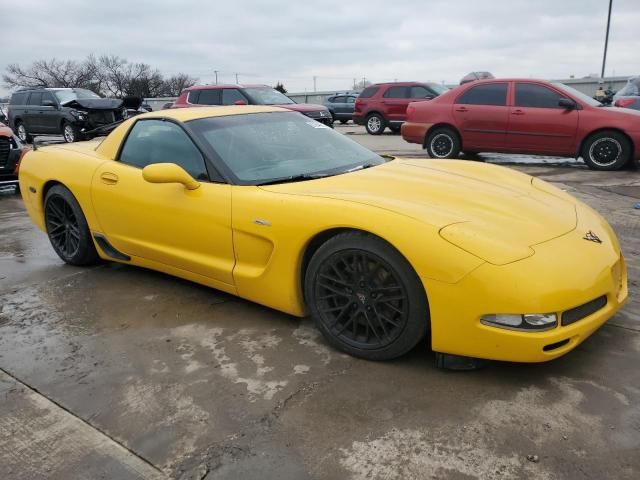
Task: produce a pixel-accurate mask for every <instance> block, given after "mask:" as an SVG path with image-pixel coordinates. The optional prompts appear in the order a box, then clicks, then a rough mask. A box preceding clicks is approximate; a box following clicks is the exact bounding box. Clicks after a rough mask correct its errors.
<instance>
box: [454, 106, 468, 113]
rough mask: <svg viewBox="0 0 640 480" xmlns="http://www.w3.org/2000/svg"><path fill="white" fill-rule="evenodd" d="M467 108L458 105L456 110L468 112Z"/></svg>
mask: <svg viewBox="0 0 640 480" xmlns="http://www.w3.org/2000/svg"><path fill="white" fill-rule="evenodd" d="M468 111H469V110H468V109H467V108H465V107H458V108H456V112H468Z"/></svg>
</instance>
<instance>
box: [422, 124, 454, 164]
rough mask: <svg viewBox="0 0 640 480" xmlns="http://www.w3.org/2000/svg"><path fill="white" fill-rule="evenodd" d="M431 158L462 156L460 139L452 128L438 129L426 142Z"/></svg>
mask: <svg viewBox="0 0 640 480" xmlns="http://www.w3.org/2000/svg"><path fill="white" fill-rule="evenodd" d="M425 143H426V145H425V147H426V149H427V153H428V154H429V156H430V157H431V158H456V157H458V156H459V155H460V137H458V134H457V133H456V132H454V131H453V130H452V129H450V128H446V127H445V128H436V129H435V130H434V131H433V132H431V133H430V134H429V135H428V136H427V141H426V142H425Z"/></svg>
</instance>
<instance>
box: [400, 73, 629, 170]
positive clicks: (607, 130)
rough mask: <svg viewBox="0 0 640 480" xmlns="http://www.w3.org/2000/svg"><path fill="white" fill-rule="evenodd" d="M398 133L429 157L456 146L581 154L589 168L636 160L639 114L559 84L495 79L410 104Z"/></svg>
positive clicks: (447, 154)
mask: <svg viewBox="0 0 640 480" xmlns="http://www.w3.org/2000/svg"><path fill="white" fill-rule="evenodd" d="M402 136H403V138H404V139H405V140H406V141H408V142H411V143H418V144H421V145H423V146H424V148H426V150H427V152H428V153H429V155H430V156H431V157H433V158H456V157H458V156H459V155H460V152H461V151H464V152H466V153H476V152H508V153H523V154H537V155H555V156H562V157H574V158H575V157H578V156H581V157H582V158H583V159H584V161H585V162H586V164H587V165H588V166H589V167H590V168H592V169H596V170H618V169H621V168H623V167H624V166H626V165H627V164H629V163H630V162H631V161H632V160H634V159H635V160H640V112H639V111H636V110H631V109H627V108H616V107H605V106H603V105H602V104H601V103H599V102H598V101H596V100H594V99H592V98H591V97H589V96H587V95H585V94H583V93H581V92H579V91H578V90H575V89H573V88H571V87H568V86H566V85H564V84H562V83H557V82H547V81H542V80H531V79H495V80H480V81H476V82H471V83H467V84H465V85H461V86H460V87H458V88H456V89H454V90H451V91H449V92H446V93H444V94H442V95H440V96H438V97H437V98H435V99H433V100H431V101H430V102H419V103H412V104H410V105H409V107H408V109H407V121H406V123H404V125H403V126H402Z"/></svg>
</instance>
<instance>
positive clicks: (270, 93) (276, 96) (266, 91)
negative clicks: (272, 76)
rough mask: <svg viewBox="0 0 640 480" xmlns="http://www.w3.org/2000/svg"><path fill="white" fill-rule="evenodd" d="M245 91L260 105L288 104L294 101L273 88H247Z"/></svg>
mask: <svg viewBox="0 0 640 480" xmlns="http://www.w3.org/2000/svg"><path fill="white" fill-rule="evenodd" d="M244 91H245V93H247V95H249V96H250V97H251V98H252V99H253V101H254V102H255V103H256V104H258V105H286V104H289V103H294V101H293V100H291V99H290V98H289V97H287V96H286V95H284V94H283V93H280V92H279V91H278V90H275V89H273V88H245V89H244Z"/></svg>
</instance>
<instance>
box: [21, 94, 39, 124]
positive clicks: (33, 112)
mask: <svg viewBox="0 0 640 480" xmlns="http://www.w3.org/2000/svg"><path fill="white" fill-rule="evenodd" d="M40 103H42V92H31V95H29V101H28V102H27V106H26V107H25V112H24V124H25V126H26V127H27V130H28V131H29V133H42V131H41V129H40V126H41V123H42V119H41V118H40V115H39V114H38V112H39V111H40Z"/></svg>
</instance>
